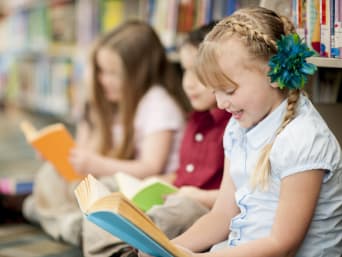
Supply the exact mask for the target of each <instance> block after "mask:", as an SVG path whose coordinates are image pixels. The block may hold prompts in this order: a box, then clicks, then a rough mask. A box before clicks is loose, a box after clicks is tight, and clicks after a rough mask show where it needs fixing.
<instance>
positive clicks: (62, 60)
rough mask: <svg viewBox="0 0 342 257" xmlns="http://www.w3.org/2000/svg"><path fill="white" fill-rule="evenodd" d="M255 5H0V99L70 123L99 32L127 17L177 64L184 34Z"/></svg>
mask: <svg viewBox="0 0 342 257" xmlns="http://www.w3.org/2000/svg"><path fill="white" fill-rule="evenodd" d="M257 5H259V0H186V1H184V0H152V1H151V0H11V1H0V10H1V11H0V14H1V15H0V17H1V19H0V35H1V36H2V38H4V39H5V40H1V42H0V102H5V103H6V104H9V105H16V106H19V107H20V108H23V109H25V108H26V109H29V110H30V111H35V112H37V113H40V114H52V115H55V116H57V117H59V118H61V119H62V120H67V121H70V120H73V117H70V116H73V113H75V112H76V111H73V110H75V109H76V110H77V109H79V108H78V107H77V106H75V105H77V104H78V103H79V102H81V101H80V100H79V99H77V97H79V95H81V94H82V93H80V92H82V91H84V90H83V87H84V76H83V73H84V71H85V66H86V65H87V64H86V63H87V55H88V53H89V49H90V47H91V45H92V43H93V42H94V40H95V39H96V38H97V37H98V36H99V35H100V34H102V33H104V32H106V31H108V30H110V29H111V28H113V27H115V26H117V25H118V24H119V23H121V22H122V21H124V20H127V19H132V18H135V19H140V20H144V21H146V22H148V23H150V24H151V25H152V26H153V27H154V28H155V29H156V31H157V32H158V34H159V36H160V38H161V40H162V42H163V44H164V46H165V49H166V51H167V53H168V56H169V58H170V59H171V60H172V61H175V62H176V61H177V55H176V54H175V53H176V51H175V49H176V45H177V44H178V42H179V41H180V40H181V38H182V36H183V35H184V33H186V32H187V31H189V30H191V29H192V28H194V27H197V26H200V25H202V24H205V23H208V22H210V21H211V20H213V19H215V20H218V19H220V18H222V17H224V16H226V15H228V14H230V13H231V12H232V11H234V10H235V9H237V8H240V7H242V6H257ZM85 17H86V18H85Z"/></svg>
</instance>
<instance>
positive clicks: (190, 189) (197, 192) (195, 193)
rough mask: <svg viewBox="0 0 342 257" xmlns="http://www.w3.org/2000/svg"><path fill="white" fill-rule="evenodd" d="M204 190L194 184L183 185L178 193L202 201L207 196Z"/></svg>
mask: <svg viewBox="0 0 342 257" xmlns="http://www.w3.org/2000/svg"><path fill="white" fill-rule="evenodd" d="M204 192H205V191H203V190H201V189H199V188H197V187H194V186H183V187H181V188H180V189H179V191H178V192H177V193H178V194H181V195H184V196H186V197H189V198H191V199H194V200H196V201H198V202H202V199H203V198H204V197H205V194H204Z"/></svg>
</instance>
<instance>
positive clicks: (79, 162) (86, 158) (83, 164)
mask: <svg viewBox="0 0 342 257" xmlns="http://www.w3.org/2000/svg"><path fill="white" fill-rule="evenodd" d="M98 158H99V156H98V155H97V154H95V153H93V152H90V151H87V150H83V149H81V148H73V149H72V150H71V151H70V156H69V161H70V163H71V165H72V166H73V167H74V169H75V170H76V171H78V172H79V173H80V174H84V175H87V174H93V173H94V170H95V165H96V162H97V159H98ZM93 175H95V174H93Z"/></svg>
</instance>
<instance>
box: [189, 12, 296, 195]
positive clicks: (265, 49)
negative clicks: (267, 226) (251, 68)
mask: <svg viewBox="0 0 342 257" xmlns="http://www.w3.org/2000/svg"><path fill="white" fill-rule="evenodd" d="M291 33H295V27H294V25H293V24H292V22H291V21H290V20H289V19H288V18H287V17H285V16H280V15H278V14H277V13H275V12H274V11H272V10H269V9H266V8H263V7H254V8H242V9H239V10H237V11H236V12H234V13H233V14H232V15H231V16H228V17H226V18H224V19H222V20H221V21H220V22H218V23H217V24H216V26H215V27H214V28H213V29H212V31H211V32H210V33H209V34H208V35H207V36H206V38H205V40H204V41H203V43H202V44H201V46H200V49H199V55H198V61H197V65H196V73H197V75H198V77H199V79H200V81H201V82H202V83H203V84H204V85H210V86H212V87H213V88H215V89H226V88H225V87H226V85H232V86H235V87H237V85H236V84H235V83H234V82H233V81H232V80H231V79H230V78H229V77H228V76H227V75H226V74H225V73H224V72H223V71H222V69H221V68H220V66H219V64H218V61H217V59H218V58H217V57H218V54H217V51H218V49H220V46H221V45H222V44H224V43H225V42H227V41H228V40H229V39H231V38H232V37H234V38H238V39H239V40H240V41H241V42H242V43H243V44H244V46H245V47H246V49H247V51H248V54H249V56H250V58H251V59H253V58H255V59H258V60H262V61H268V60H269V59H270V58H271V56H272V55H274V54H276V52H277V44H276V41H277V40H279V39H281V36H282V35H288V34H291ZM256 68H257V67H256ZM279 90H280V89H279ZM285 93H286V94H287V111H286V113H285V115H284V118H283V121H282V123H281V125H280V127H279V128H278V130H277V132H276V136H277V135H279V134H280V133H281V131H282V130H283V129H284V128H285V127H286V126H287V124H288V123H289V122H290V121H291V120H292V119H293V118H294V117H295V115H296V106H297V102H298V100H299V97H300V90H298V89H291V90H290V89H286V90H285ZM272 145H273V141H272V142H270V143H269V144H267V145H266V146H265V147H264V148H263V149H262V150H261V153H260V157H259V159H258V161H257V164H256V167H255V170H254V171H253V173H252V176H251V185H252V187H253V188H255V187H260V188H261V189H264V190H265V189H267V187H268V181H269V176H270V172H271V167H270V161H269V154H270V151H271V149H272Z"/></svg>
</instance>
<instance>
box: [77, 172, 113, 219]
mask: <svg viewBox="0 0 342 257" xmlns="http://www.w3.org/2000/svg"><path fill="white" fill-rule="evenodd" d="M109 194H110V191H109V190H108V188H106V187H105V186H104V185H103V184H102V183H101V182H99V181H98V180H97V179H96V178H94V177H93V176H92V175H88V176H87V177H86V178H85V179H83V180H82V181H81V182H80V184H79V185H78V186H77V188H76V189H75V195H76V198H77V201H78V204H79V206H80V208H81V210H82V212H84V213H87V212H88V210H89V208H90V206H91V205H92V204H93V203H95V202H96V201H97V200H99V199H101V198H103V197H104V196H107V195H109Z"/></svg>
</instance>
